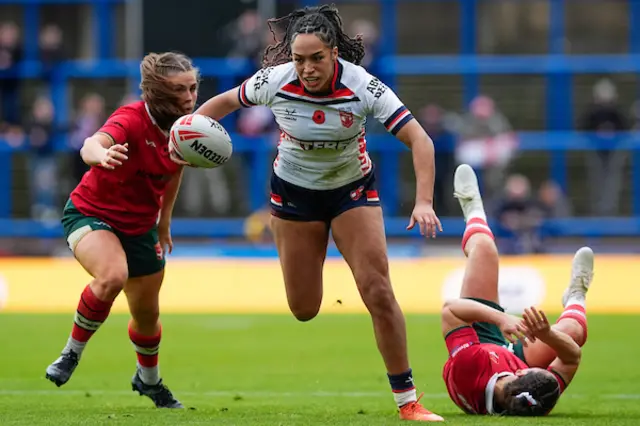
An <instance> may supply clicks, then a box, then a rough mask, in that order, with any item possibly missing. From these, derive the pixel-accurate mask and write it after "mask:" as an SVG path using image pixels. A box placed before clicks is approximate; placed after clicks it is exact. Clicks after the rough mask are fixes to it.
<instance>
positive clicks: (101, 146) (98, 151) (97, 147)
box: [80, 133, 128, 169]
mask: <svg viewBox="0 0 640 426" xmlns="http://www.w3.org/2000/svg"><path fill="white" fill-rule="evenodd" d="M127 151H128V149H127V144H124V145H118V144H115V142H114V140H113V138H112V137H111V136H109V135H107V134H105V133H96V134H94V135H93V136H89V137H88V138H86V139H85V140H84V144H83V145H82V148H81V149H80V156H81V157H82V161H84V162H85V163H86V164H87V165H88V166H98V165H101V166H102V167H104V168H106V169H113V168H115V167H117V166H121V165H122V162H123V161H125V160H126V159H127V158H128V157H127Z"/></svg>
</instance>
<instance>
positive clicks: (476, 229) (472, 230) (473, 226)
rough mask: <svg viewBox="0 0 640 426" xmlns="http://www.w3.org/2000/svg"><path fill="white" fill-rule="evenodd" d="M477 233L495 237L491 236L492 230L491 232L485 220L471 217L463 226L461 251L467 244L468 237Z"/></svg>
mask: <svg viewBox="0 0 640 426" xmlns="http://www.w3.org/2000/svg"><path fill="white" fill-rule="evenodd" d="M478 233H480V234H486V235H488V236H490V237H491V238H492V239H495V237H494V236H493V232H491V228H489V225H488V224H487V221H486V220H484V219H482V218H480V217H472V218H471V219H469V221H468V222H467V226H466V227H465V228H464V234H463V235H462V250H463V251H464V248H465V247H466V245H467V242H468V241H469V238H471V236H472V235H474V234H478Z"/></svg>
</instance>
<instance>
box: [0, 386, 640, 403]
mask: <svg viewBox="0 0 640 426" xmlns="http://www.w3.org/2000/svg"><path fill="white" fill-rule="evenodd" d="M172 392H173V393H174V394H175V395H176V396H178V397H179V396H205V397H206V396H210V397H235V396H241V397H245V398H290V397H313V398H381V397H391V395H392V394H391V392H336V391H317V392H303V391H301V392H270V391H202V392H196V391H177V390H176V391H173V390H172ZM133 393H134V392H133V391H125V390H99V389H94V390H91V389H90V390H71V389H52V390H44V389H22V390H20V389H0V396H29V395H42V396H73V395H77V396H85V395H87V394H89V395H92V396H93V395H105V396H110V395H111V396H118V395H132V394H133ZM423 398H424V399H423V400H427V401H428V400H429V399H447V398H449V395H448V394H446V393H430V394H429V393H425V394H424V396H423ZM563 398H591V399H618V400H635V399H640V394H593V395H586V394H573V393H569V394H566V395H564V396H563Z"/></svg>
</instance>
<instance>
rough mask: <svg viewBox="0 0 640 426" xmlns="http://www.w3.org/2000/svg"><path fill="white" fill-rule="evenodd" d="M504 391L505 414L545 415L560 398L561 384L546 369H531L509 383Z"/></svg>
mask: <svg viewBox="0 0 640 426" xmlns="http://www.w3.org/2000/svg"><path fill="white" fill-rule="evenodd" d="M503 392H504V407H503V408H504V410H505V411H504V413H503V414H504V415H507V416H544V415H546V414H548V413H549V412H550V411H551V410H552V409H553V407H555V405H556V403H557V402H558V398H560V384H559V383H558V381H557V380H556V378H555V377H553V376H552V375H551V374H547V372H545V371H531V372H529V373H527V374H525V375H524V376H520V377H518V378H517V379H516V380H513V381H511V382H509V383H507V384H506V385H505V386H504V389H503Z"/></svg>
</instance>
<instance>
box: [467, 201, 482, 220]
mask: <svg viewBox="0 0 640 426" xmlns="http://www.w3.org/2000/svg"><path fill="white" fill-rule="evenodd" d="M476 217H477V218H479V219H482V220H484V221H485V222H486V221H487V214H486V213H485V212H484V208H483V207H482V204H480V205H479V206H473V209H472V210H471V211H470V212H469V215H468V216H467V217H465V218H464V219H465V222H469V221H470V220H471V219H473V218H476Z"/></svg>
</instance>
